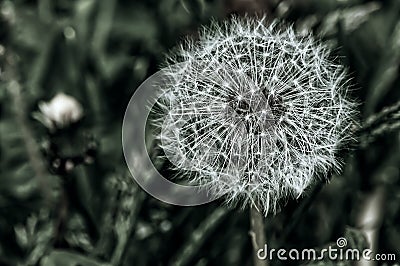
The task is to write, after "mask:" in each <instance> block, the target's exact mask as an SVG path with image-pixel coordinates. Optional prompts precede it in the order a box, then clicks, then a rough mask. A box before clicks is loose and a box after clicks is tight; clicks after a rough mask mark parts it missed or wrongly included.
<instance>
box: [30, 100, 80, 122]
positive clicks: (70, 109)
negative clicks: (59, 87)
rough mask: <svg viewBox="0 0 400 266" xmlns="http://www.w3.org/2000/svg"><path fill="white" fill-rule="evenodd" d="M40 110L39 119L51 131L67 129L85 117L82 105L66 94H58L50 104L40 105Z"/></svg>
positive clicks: (43, 103) (42, 103)
mask: <svg viewBox="0 0 400 266" xmlns="http://www.w3.org/2000/svg"><path fill="white" fill-rule="evenodd" d="M39 110H40V112H41V114H40V118H38V119H39V120H40V121H41V122H42V123H43V124H44V125H45V126H46V127H47V128H49V129H51V130H54V129H56V128H64V127H67V126H69V125H70V124H72V123H74V122H77V121H78V120H80V119H81V118H82V116H83V108H82V105H81V104H80V103H79V102H78V101H77V100H76V99H75V98H74V97H71V96H69V95H66V94H64V93H58V94H57V95H56V96H54V97H53V99H51V100H50V102H41V103H39Z"/></svg>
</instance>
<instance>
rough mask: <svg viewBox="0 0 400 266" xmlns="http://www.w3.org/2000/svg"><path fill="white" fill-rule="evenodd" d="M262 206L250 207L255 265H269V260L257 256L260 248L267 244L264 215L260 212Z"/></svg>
mask: <svg viewBox="0 0 400 266" xmlns="http://www.w3.org/2000/svg"><path fill="white" fill-rule="evenodd" d="M259 210H260V208H258V207H257V206H252V207H251V208H250V232H249V234H250V237H251V240H252V245H253V261H254V265H255V266H268V261H267V260H261V259H259V258H258V256H257V252H258V250H259V249H260V248H264V245H265V244H266V240H265V230H264V216H263V215H262V213H260V211H259Z"/></svg>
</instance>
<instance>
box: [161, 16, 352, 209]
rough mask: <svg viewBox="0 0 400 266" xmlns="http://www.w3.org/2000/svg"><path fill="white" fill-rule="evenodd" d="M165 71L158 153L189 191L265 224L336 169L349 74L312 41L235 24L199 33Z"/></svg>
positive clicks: (250, 22) (276, 28) (344, 134)
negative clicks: (255, 210)
mask: <svg viewBox="0 0 400 266" xmlns="http://www.w3.org/2000/svg"><path fill="white" fill-rule="evenodd" d="M170 63H172V64H171V66H170V67H169V68H168V70H167V74H166V75H167V77H168V82H166V83H165V84H163V90H165V93H164V94H163V95H164V96H163V97H162V99H161V101H160V102H161V103H160V107H161V115H160V117H159V119H157V120H156V122H157V125H158V126H159V127H161V134H160V139H161V141H160V146H161V147H162V149H163V150H164V153H165V155H166V157H167V158H168V160H169V161H170V162H171V163H172V164H173V165H174V166H175V167H176V168H177V169H181V170H184V171H185V172H186V173H187V175H186V176H189V177H190V178H189V179H190V180H191V181H192V182H194V183H196V184H208V185H210V187H211V189H212V191H210V193H212V194H214V195H218V196H224V197H225V199H226V201H227V202H228V203H237V202H240V203H242V204H243V206H246V205H247V204H256V206H259V208H261V210H260V211H262V212H263V213H264V214H265V215H266V214H267V213H268V212H276V210H277V206H278V203H279V201H280V200H281V199H286V198H289V197H299V196H300V195H301V194H302V193H303V192H304V190H305V189H306V188H307V187H308V186H309V185H310V184H311V183H313V182H314V181H316V180H317V179H318V178H319V177H321V176H326V175H327V174H328V173H329V172H330V171H331V170H339V169H340V162H339V161H338V159H337V158H336V154H337V151H338V150H339V148H340V147H342V146H343V145H344V144H346V143H347V140H350V139H351V135H350V131H351V130H350V127H351V126H352V125H353V121H354V119H353V117H354V114H355V113H356V112H355V104H354V103H353V102H352V101H351V100H349V99H347V96H346V93H347V89H346V87H347V85H346V82H347V81H348V80H347V79H346V75H347V71H346V69H345V68H344V67H343V66H341V65H338V64H336V63H334V62H333V61H332V60H331V59H330V54H329V51H328V49H327V47H325V46H324V45H323V44H321V43H318V42H316V41H315V40H314V39H313V38H312V36H299V35H297V34H296V33H295V32H294V31H293V29H292V28H291V27H283V26H281V25H280V24H279V23H271V24H267V23H266V21H265V20H264V19H261V20H257V19H252V18H242V19H239V18H233V19H231V20H229V21H226V22H225V23H223V24H218V23H213V24H212V26H211V27H209V28H204V29H203V30H202V31H201V32H200V36H199V39H198V40H197V41H187V42H186V43H185V45H182V46H180V48H179V49H177V51H176V53H175V54H174V56H172V57H171V58H170ZM176 64H178V65H179V67H174V65H176Z"/></svg>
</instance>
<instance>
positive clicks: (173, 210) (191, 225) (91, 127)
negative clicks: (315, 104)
mask: <svg viewBox="0 0 400 266" xmlns="http://www.w3.org/2000/svg"><path fill="white" fill-rule="evenodd" d="M0 11H1V14H0V44H1V47H0V48H1V49H0V64H1V65H0V69H1V72H0V78H1V83H0V106H1V109H0V110H1V121H0V125H1V128H0V138H1V154H0V156H1V164H0V166H1V168H0V169H1V174H0V264H1V265H45V266H47V265H57V266H58V265H61V266H64V265H76V266H77V265H82V266H90V265H93V266H94V265H170V264H173V263H176V265H198V266H200V265H252V257H251V256H252V255H251V252H252V251H251V242H250V238H249V236H248V231H249V222H248V220H249V218H248V210H239V209H235V208H231V209H228V208H226V207H225V206H223V205H222V203H221V202H219V201H218V202H214V203H211V204H207V205H204V206H200V207H176V206H170V205H166V204H163V203H162V202H159V201H157V200H155V199H154V198H152V197H151V196H149V195H147V194H146V193H144V192H143V191H142V190H141V189H140V188H139V187H138V186H137V185H136V184H135V183H134V182H133V179H132V178H131V177H130V174H129V172H128V170H127V167H126V165H125V162H124V159H123V156H122V147H121V143H120V142H121V123H122V118H123V114H124V110H125V107H126V105H127V103H128V101H129V98H130V97H131V96H132V94H133V93H134V91H135V88H137V87H138V86H139V85H140V83H141V82H142V81H143V80H144V79H145V78H146V77H148V76H149V75H151V74H152V73H154V72H156V71H157V69H158V68H159V67H160V65H161V64H162V63H163V62H164V58H165V53H167V52H168V51H169V49H171V48H173V47H174V46H175V45H176V44H178V43H179V42H180V41H181V40H182V39H183V37H184V36H191V37H192V38H196V31H197V28H198V27H199V26H200V25H207V24H209V23H210V19H211V18H215V19H217V20H222V19H224V18H226V17H228V16H230V15H231V14H239V15H243V14H245V13H248V14H249V15H255V14H258V15H261V14H266V16H267V17H268V18H269V19H271V20H272V19H274V18H279V19H284V20H286V21H289V22H292V23H294V27H295V28H297V29H298V30H299V31H310V32H313V33H314V34H316V35H317V36H320V38H321V39H322V40H324V41H325V42H327V43H328V44H329V45H330V46H331V48H332V49H333V50H334V54H335V55H337V56H338V57H339V58H340V60H341V61H342V62H343V64H345V65H347V66H348V67H349V69H350V73H351V77H352V80H351V94H352V95H353V96H354V97H356V98H357V100H358V101H359V102H360V113H361V115H360V120H361V122H362V124H363V123H364V121H366V119H367V118H368V117H370V115H372V114H374V113H377V112H379V111H381V110H382V109H383V108H385V106H390V105H393V104H395V103H396V102H398V101H399V99H400V90H399V81H400V80H399V64H400V20H399V18H400V1H398V0H390V1H389V0H387V1H366V0H364V1H362V0H342V1H339V0H287V1H279V0H269V1H268V0H247V1H245V0H232V1H216V0H212V1H208V0H150V1H148V0H147V1H146V0H142V1H139V0H136V1H127V0H125V1H122V0H120V1H116V0H104V1H95V0H73V1H72V0H71V1H69V0H39V1H22V0H20V1H4V0H2V1H1V2H0ZM57 92H64V93H66V94H69V95H71V96H73V97H75V98H76V99H78V100H79V102H80V103H81V104H82V105H83V108H84V112H85V116H84V119H83V120H82V121H80V122H79V123H78V124H75V125H73V126H72V127H71V128H68V129H65V130H61V131H59V132H56V133H50V132H48V131H47V130H46V128H45V127H43V125H41V124H40V123H39V122H38V121H36V120H34V119H33V115H34V113H35V112H38V103H39V102H40V101H48V100H50V99H51V98H52V97H53V96H54V95H55V94H56V93H57ZM396 119H397V120H396ZM399 119H400V116H399V112H398V113H397V116H396V115H393V116H391V117H390V118H389V119H387V120H385V121H383V122H382V123H381V124H379V125H378V126H377V127H378V129H379V127H380V129H381V130H380V131H379V130H378V131H376V130H375V131H374V129H373V128H372V129H371V128H370V129H368V130H365V131H364V133H363V135H362V136H361V138H360V141H359V144H357V145H355V147H354V148H353V149H352V151H347V152H344V153H343V155H342V156H343V157H344V161H345V162H346V164H345V167H344V171H343V173H342V174H340V175H334V176H333V177H332V179H331V181H330V182H329V184H328V183H326V184H325V182H322V183H323V186H322V189H320V186H318V185H317V188H316V189H313V188H310V190H309V191H308V192H307V193H306V195H305V197H303V198H301V199H298V200H292V201H289V202H288V203H287V205H283V206H284V207H283V211H282V212H281V213H279V214H277V215H276V216H273V215H270V216H268V217H267V218H266V227H267V230H266V235H267V241H268V244H269V245H270V246H271V247H275V248H278V247H285V248H293V247H296V248H299V249H300V248H304V247H307V248H310V247H318V248H322V247H324V246H326V245H328V244H329V243H334V242H335V241H336V239H337V238H338V237H341V236H345V237H346V238H347V239H348V241H349V246H351V247H355V248H363V247H366V246H367V245H368V244H367V242H366V241H365V238H364V236H363V234H362V230H361V229H363V228H362V226H361V225H360V224H359V223H358V222H357V221H358V220H359V217H360V215H361V213H362V208H363V206H364V205H365V202H366V200H367V199H368V198H370V197H372V196H373V195H377V194H378V195H381V196H382V197H383V200H382V201H381V203H380V205H379V206H378V207H377V209H376V210H381V211H382V213H378V218H379V219H378V223H377V224H376V225H374V226H375V229H376V230H377V233H378V251H379V252H380V253H384V252H386V253H396V254H397V257H398V258H399V259H400V226H399V223H400V212H399V211H400V178H399V165H400V149H399V146H400V135H399V132H398V128H399V123H398V120H399ZM396 128H397V130H396ZM93 143H96V148H95V149H94V150H95V151H96V155H95V160H94V162H93V163H92V164H89V165H87V164H80V165H77V166H76V167H75V168H74V169H73V170H72V171H65V169H63V168H62V166H61V168H56V169H55V168H54V167H53V166H52V162H53V161H54V160H55V159H57V158H61V161H62V162H65V161H66V160H67V159H69V158H75V159H76V158H79V156H81V155H82V154H83V153H84V152H85V150H87V149H88V147H92V146H93V145H92V144H93ZM49 144H51V145H52V146H51V147H50V148H49ZM90 145H92V146H90ZM46 147H47V148H46ZM55 147H56V148H57V149H58V150H57V151H56V148H55ZM93 155H94V153H93ZM304 263H305V264H312V263H311V262H308V263H307V262H304ZM392 263H393V262H392ZM392 263H391V262H388V264H387V265H391V264H392ZM286 264H290V263H289V262H285V263H281V262H279V261H274V262H272V265H286ZM298 264H300V262H291V265H298ZM313 265H336V262H329V261H326V262H321V263H320V264H317V263H315V264H313ZM342 265H351V263H350V262H344V264H342Z"/></svg>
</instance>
